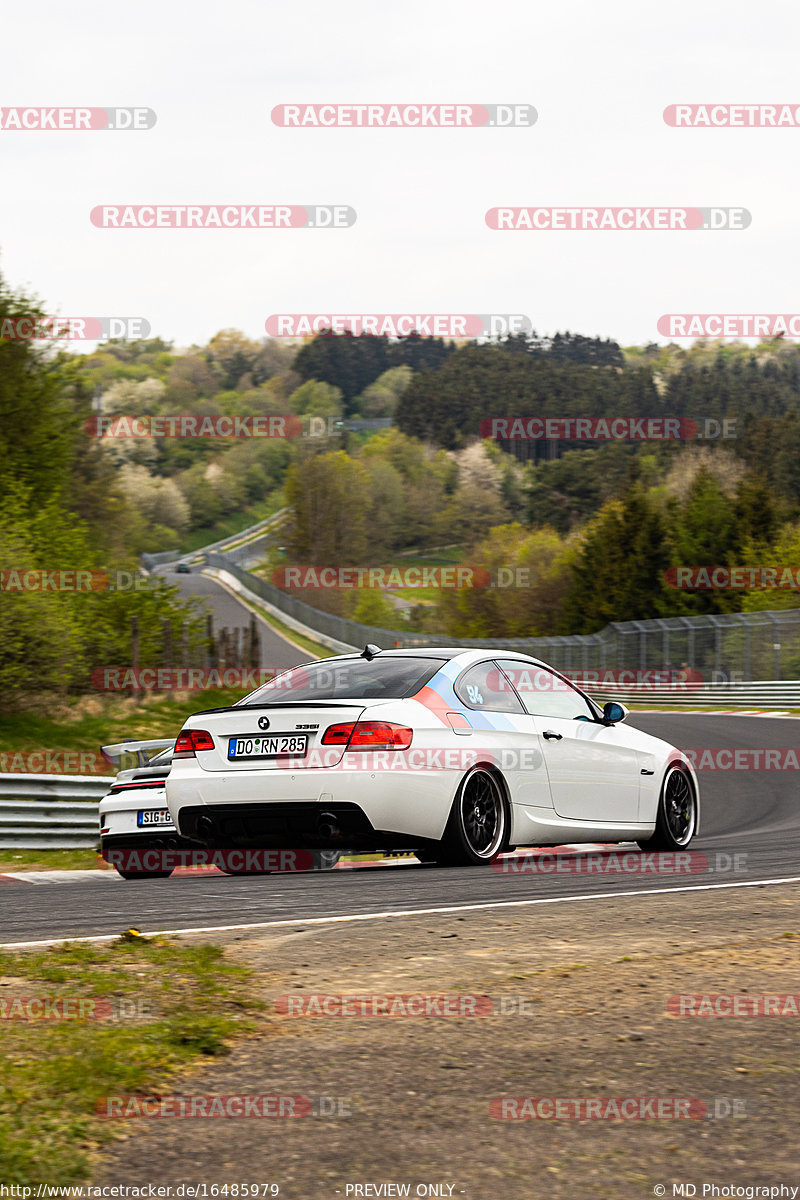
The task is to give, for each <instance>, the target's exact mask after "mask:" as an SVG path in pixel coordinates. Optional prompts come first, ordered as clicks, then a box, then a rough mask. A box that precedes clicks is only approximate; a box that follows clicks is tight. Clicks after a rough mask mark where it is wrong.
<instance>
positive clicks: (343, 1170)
mask: <svg viewBox="0 0 800 1200" xmlns="http://www.w3.org/2000/svg"><path fill="white" fill-rule="evenodd" d="M479 894H480V874H479V871H477V870H476V876H475V898H476V899H477V897H478V896H479ZM184 936H185V937H191V936H192V935H184ZM201 940H206V941H207V940H209V935H207V934H206V935H203V937H202V939H201ZM214 940H219V941H220V942H223V943H224V944H225V946H226V948H227V952H228V953H229V954H230V956H231V957H232V958H233V959H235V960H237V961H241V962H244V963H247V964H249V965H250V966H252V967H253V968H254V969H255V970H256V971H257V972H258V976H259V986H260V988H261V989H262V991H263V997H264V999H265V1000H266V1001H267V1004H268V1008H267V1011H265V1013H264V1014H263V1015H262V1016H261V1017H260V1018H258V1020H259V1028H258V1032H257V1033H256V1034H255V1035H254V1036H253V1037H252V1038H250V1039H249V1040H247V1041H244V1042H240V1043H238V1044H237V1045H236V1046H234V1047H233V1049H232V1052H231V1054H230V1055H229V1056H228V1057H227V1058H226V1059H224V1060H223V1061H218V1062H216V1063H214V1064H213V1065H210V1066H209V1067H207V1068H202V1067H201V1068H199V1069H197V1070H195V1071H194V1072H192V1073H191V1074H190V1075H188V1076H186V1077H184V1078H183V1079H181V1081H180V1085H179V1087H176V1088H175V1089H173V1091H174V1092H181V1093H182V1094H183V1095H186V1096H210V1095H225V1096H230V1095H240V1094H247V1095H251V1096H252V1095H265V1094H268V1095H275V1094H280V1095H292V1096H302V1097H308V1098H309V1100H310V1108H311V1112H310V1114H309V1115H308V1116H307V1117H305V1119H255V1118H252V1119H246V1118H239V1119H236V1118H231V1119H201V1118H194V1119H191V1118H184V1119H165V1120H159V1119H147V1120H145V1119H140V1120H133V1119H130V1120H121V1121H120V1122H119V1125H120V1138H121V1139H122V1140H120V1141H119V1142H115V1143H113V1144H112V1146H111V1148H110V1149H107V1150H106V1151H105V1152H104V1154H103V1155H102V1157H99V1158H98V1159H97V1160H96V1163H95V1169H94V1173H93V1179H92V1182H93V1183H95V1184H99V1185H113V1184H132V1183H145V1182H148V1183H153V1184H160V1185H165V1184H170V1185H172V1186H173V1192H172V1195H173V1196H174V1195H175V1194H176V1193H175V1190H174V1189H175V1187H176V1186H177V1185H179V1184H181V1183H183V1184H187V1183H189V1184H197V1183H200V1182H203V1183H205V1184H206V1185H207V1195H209V1196H210V1195H212V1192H211V1190H210V1189H211V1186H212V1185H213V1184H216V1185H220V1186H221V1185H224V1184H226V1183H227V1184H229V1185H231V1184H237V1183H238V1184H239V1185H241V1184H244V1183H247V1184H261V1185H264V1184H277V1185H279V1187H280V1196H281V1197H286V1198H288V1200H292V1198H295V1197H302V1198H309V1200H317V1198H325V1197H331V1198H332V1200H335V1197H337V1196H338V1197H342V1198H343V1200H346V1198H347V1197H366V1196H371V1197H379V1196H398V1195H409V1196H442V1195H443V1196H450V1195H452V1196H454V1197H461V1196H463V1197H468V1198H470V1200H495V1198H496V1197H497V1198H499V1197H504V1198H508V1200H512V1198H513V1200H515V1198H517V1197H520V1198H523V1197H524V1198H525V1200H528V1198H531V1197H537V1198H538V1197H547V1198H548V1200H561V1198H564V1200H567V1198H570V1200H572V1198H574V1197H624V1198H625V1200H628V1198H632V1197H640V1196H641V1197H645V1196H653V1195H662V1196H663V1195H667V1196H673V1195H676V1194H681V1193H680V1192H678V1191H677V1190H673V1185H686V1184H693V1185H694V1186H695V1187H696V1193H692V1192H690V1191H686V1190H684V1192H683V1193H682V1194H684V1195H687V1194H688V1195H693V1194H696V1196H698V1197H704V1196H715V1195H716V1196H731V1195H734V1196H735V1195H744V1196H747V1195H750V1196H753V1195H756V1196H758V1195H769V1192H752V1191H751V1192H747V1191H737V1189H739V1188H744V1189H748V1188H758V1187H761V1188H770V1187H772V1188H778V1189H779V1190H778V1191H775V1192H773V1193H772V1194H773V1195H775V1196H778V1195H789V1196H792V1195H793V1194H794V1195H795V1196H800V1190H798V1191H795V1192H794V1193H793V1192H792V1190H791V1189H792V1188H799V1189H800V1165H799V1164H800V1152H799V1147H800V1139H799V1138H798V1133H797V1129H798V1112H800V1072H799V1071H798V1060H800V1040H799V1039H798V1032H800V1017H798V1015H797V1012H798V1010H797V1008H796V1007H795V1008H794V1009H793V1006H792V1003H791V1000H783V999H782V1000H780V1001H776V1000H774V995H775V994H780V995H781V996H784V995H786V994H793V995H794V997H795V1000H797V1001H798V1002H800V972H799V971H798V966H799V965H800V954H799V953H798V951H799V950H800V886H797V885H783V886H771V887H748V888H742V889H731V890H720V891H711V892H695V893H691V894H686V893H684V894H670V895H661V896H652V895H651V896H648V897H642V896H630V897H627V898H620V899H607V900H605V899H603V900H594V901H590V902H571V903H558V904H545V905H541V906H534V907H529V908H506V909H502V908H499V909H492V910H485V911H477V912H467V913H463V914H441V915H434V916H424V915H420V916H412V917H398V918H392V919H384V920H370V921H357V922H352V923H350V922H347V923H341V924H333V925H328V926H313V925H312V926H303V924H302V922H298V924H297V927H296V928H291V927H290V928H288V929H287V928H283V929H276V930H267V931H264V930H261V931H250V932H244V933H242V934H241V935H237V934H224V935H220V936H219V937H218V938H215V939H214ZM312 993H325V994H326V995H331V994H336V995H338V994H341V993H348V994H352V993H359V994H360V995H366V996H368V997H375V998H376V999H374V1000H372V999H370V1000H369V1001H368V1002H367V1003H368V1005H373V1004H374V1005H376V1006H378V1007H380V1006H381V1005H382V1004H384V1003H388V1002H387V1001H386V1000H385V998H386V996H387V995H394V996H397V995H398V994H399V995H404V996H409V995H410V994H415V995H416V994H420V993H423V994H426V995H437V996H441V995H444V994H446V995H448V996H451V997H452V996H454V995H456V998H455V999H454V1000H453V999H451V1000H450V1002H449V1005H450V1008H451V1011H455V1012H456V1013H463V1014H464V1015H444V1012H443V1010H444V1008H445V1007H446V1005H445V1003H444V1002H441V1003H439V1004H438V1005H437V1003H436V1002H428V1004H429V1007H431V1008H432V1010H433V1011H431V1012H430V1013H429V1015H427V1016H409V1015H395V1016H392V1017H390V1016H361V1015H342V1016H330V1015H309V1016H296V1015H288V1013H282V1012H281V1011H280V1010H281V1009H282V1008H283V1009H286V1008H290V1009H292V1010H294V1011H296V1010H297V1009H298V1008H299V1007H302V1008H304V1009H309V1008H310V1009H311V1010H313V1009H314V1008H315V1007H316V1008H319V1007H320V1006H321V1004H315V1002H314V1001H313V1000H311V999H310V996H311V994H312ZM765 993H769V995H770V996H771V997H773V999H771V1000H768V1001H767V1003H768V1004H771V1005H772V1007H773V1009H774V1008H775V1007H776V1005H777V1006H779V1008H780V1011H781V1012H782V1013H783V1015H771V1016H753V1015H748V1011H749V1010H753V1009H758V1008H759V1007H760V1006H761V1005H762V1004H763V1001H762V1000H761V999H760V997H761V995H762V994H765ZM457 994H459V995H457ZM679 994H691V995H693V996H694V995H704V994H714V995H723V996H724V995H728V994H737V995H739V997H740V999H739V1000H738V1001H737V1006H738V1008H739V1012H740V1015H738V1016H729V1017H713V1016H705V1017H704V1016H677V1015H672V1014H671V1013H670V997H673V996H676V995H679ZM475 995H479V996H488V997H491V1005H490V1004H489V1003H488V1002H487V1001H486V1000H476V1001H473V999H472V997H474V996H475ZM280 997H288V999H287V1000H284V1001H280V1000H279V998H280ZM326 1003H327V1004H328V1006H329V1007H331V1006H334V1005H335V1004H336V1002H335V1001H330V1000H328V1001H327V1002H326ZM394 1003H395V1005H396V1007H400V1008H401V1011H402V1010H403V1009H404V1010H405V1012H406V1013H407V1012H408V1010H409V1008H412V1007H413V1002H410V1001H408V1000H405V1001H402V1002H398V1001H395V1002H394ZM731 1003H732V1002H731ZM673 1004H674V1002H673ZM711 1004H713V1006H715V1007H716V1008H717V1009H718V1010H720V1009H725V1008H726V1007H727V1006H728V1001H725V1000H723V1001H713V1002H711ZM350 1007H351V1008H355V1009H358V1007H359V1006H358V1005H357V1004H354V1003H353V1002H352V1001H351V1002H350ZM687 1007H688V1008H689V1009H690V1010H691V1008H692V1002H691V1001H684V1009H686V1008H687ZM708 1007H709V1005H708V1004H706V1005H703V1004H702V1003H701V1002H697V1003H696V1004H695V1011H700V1010H701V1009H703V1008H705V1009H708ZM437 1008H438V1010H439V1011H437ZM489 1008H491V1012H488V1011H487V1010H488V1009H489ZM792 1011H793V1012H794V1015H791V1013H792ZM473 1014H474V1015H473ZM320 1097H322V1099H320ZM520 1097H537V1098H540V1100H539V1101H537V1102H532V1101H528V1102H525V1101H524V1100H520V1099H515V1098H520ZM575 1097H582V1098H584V1101H587V1100H592V1099H593V1100H595V1101H598V1100H599V1101H600V1105H599V1108H598V1105H597V1103H595V1106H594V1109H593V1110H590V1109H589V1108H587V1107H586V1104H585V1103H584V1106H583V1107H578V1106H577V1105H575V1104H574V1102H572V1098H575ZM623 1097H626V1098H627V1097H645V1098H647V1100H646V1101H642V1102H640V1103H641V1105H642V1107H640V1108H639V1109H634V1108H632V1107H631V1105H630V1104H629V1105H628V1106H627V1110H626V1111H627V1113H628V1114H630V1113H631V1112H633V1111H638V1112H640V1113H644V1114H649V1115H646V1117H645V1119H637V1120H633V1119H628V1118H627V1117H625V1116H623V1117H622V1118H621V1119H612V1118H613V1117H614V1114H615V1112H616V1111H619V1112H623V1110H622V1109H619V1110H615V1108H614V1105H613V1104H611V1103H610V1102H608V1098H616V1099H617V1101H618V1103H619V1102H620V1100H621V1098H623ZM556 1098H563V1099H565V1100H567V1101H568V1102H567V1103H566V1105H565V1104H562V1105H561V1109H560V1116H558V1115H557V1114H558V1111H559V1110H558V1109H557V1108H556V1106H555V1105H554V1104H553V1103H548V1101H554V1100H555V1099H556ZM653 1098H666V1099H665V1100H662V1103H661V1109H660V1110H659V1109H658V1108H657V1107H654V1106H657V1104H658V1101H657V1100H655V1099H653ZM503 1099H505V1101H506V1103H505V1105H504V1104H503ZM648 1102H651V1103H649V1109H648ZM297 1105H299V1109H300V1110H302V1111H303V1112H305V1111H306V1110H308V1108H309V1103H308V1102H307V1101H302V1102H295V1108H294V1111H295V1113H297V1112H298V1111H299V1110H298V1108H297ZM285 1111H287V1112H288V1111H289V1108H288V1107H287V1108H286V1109H285ZM659 1111H660V1113H661V1116H660V1117H659V1115H658V1113H659ZM670 1113H672V1114H673V1115H672V1116H670V1115H669V1114H670ZM665 1114H666V1115H665ZM587 1115H590V1116H591V1119H587ZM514 1116H516V1117H518V1118H519V1117H527V1118H529V1119H503V1117H506V1118H508V1117H514ZM781 1185H784V1188H788V1189H789V1190H788V1191H786V1190H784V1191H783V1192H781V1191H780V1186H781ZM406 1189H407V1190H406ZM437 1189H438V1190H437ZM704 1189H706V1190H704ZM709 1189H717V1190H709ZM725 1189H729V1190H725ZM730 1189H732V1190H730ZM184 1194H186V1195H188V1194H189V1193H188V1192H185V1193H184ZM200 1194H201V1195H202V1192H201V1193H200ZM219 1194H221V1195H224V1193H223V1192H220V1193H219ZM262 1194H269V1193H268V1192H263V1189H262ZM240 1195H241V1193H240Z"/></svg>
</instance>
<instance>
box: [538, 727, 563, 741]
mask: <svg viewBox="0 0 800 1200" xmlns="http://www.w3.org/2000/svg"><path fill="white" fill-rule="evenodd" d="M542 737H544V738H546V739H547V741H548V742H560V741H561V737H562V735H561V734H560V733H553V731H552V729H545V731H544V733H543V734H542Z"/></svg>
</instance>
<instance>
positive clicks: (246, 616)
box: [158, 564, 310, 671]
mask: <svg viewBox="0 0 800 1200" xmlns="http://www.w3.org/2000/svg"><path fill="white" fill-rule="evenodd" d="M158 574H159V575H161V577H162V578H163V579H164V580H165V582H166V583H169V584H171V585H172V586H173V587H176V588H178V590H179V591H180V593H181V596H182V598H183V599H184V600H199V601H201V602H203V603H205V605H206V606H207V609H208V611H210V612H211V614H212V616H213V618H214V629H215V630H216V631H217V632H218V631H219V630H220V629H223V628H226V627H227V628H228V629H233V628H235V627H237V626H240V627H241V626H244V625H249V623H250V618H251V616H252V615H253V614H252V613H251V611H250V609H249V608H245V606H244V605H243V604H241V603H240V602H239V601H238V600H237V599H236V597H235V596H234V595H232V594H231V593H230V592H229V591H228V590H227V589H226V588H224V587H222V585H221V584H219V583H217V581H216V580H215V579H213V578H212V577H211V576H210V575H202V574H201V573H200V570H199V568H198V567H192V569H191V574H190V575H178V574H176V573H175V571H174V570H173V568H172V567H171V566H170V565H169V564H167V566H165V567H159V568H158ZM256 621H257V622H258V635H259V638H260V640H261V641H260V644H261V663H260V666H261V667H262V668H264V669H273V670H276V671H283V670H285V669H286V668H287V667H293V666H295V665H296V664H297V663H299V662H308V661H309V658H310V655H308V654H304V653H303V651H302V650H295V649H294V647H293V646H290V645H289V643H288V642H287V641H285V640H284V639H283V638H282V637H281V636H280V634H277V633H275V632H274V630H273V629H271V628H270V626H269V625H267V623H266V622H265V621H262V620H261V618H260V617H258V616H256Z"/></svg>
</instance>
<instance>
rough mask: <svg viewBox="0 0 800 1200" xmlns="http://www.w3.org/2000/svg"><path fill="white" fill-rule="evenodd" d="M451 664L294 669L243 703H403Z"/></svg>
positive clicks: (352, 663) (417, 661)
mask: <svg viewBox="0 0 800 1200" xmlns="http://www.w3.org/2000/svg"><path fill="white" fill-rule="evenodd" d="M446 662H447V659H446V658H410V657H409V658H405V657H404V658H373V659H372V661H371V662H368V661H367V659H366V658H347V659H341V660H339V661H338V662H337V661H336V660H330V661H328V662H319V663H309V664H308V666H303V667H294V668H293V669H292V670H291V671H285V672H284V673H283V675H277V676H276V677H275V679H271V680H270V682H269V683H265V684H264V685H263V687H260V688H259V689H258V691H255V692H253V693H252V695H250V696H248V697H247V699H246V700H244V701H242V707H247V706H248V705H251V704H270V703H272V702H273V699H274V703H275V704H281V703H289V702H291V703H293V702H294V701H296V700H402V699H403V697H405V696H413V695H414V694H415V693H416V692H418V691H419V689H420V688H421V687H423V686H424V684H426V683H427V682H428V680H429V679H430V678H431V676H432V675H435V674H436V672H437V671H438V670H439V668H440V667H441V666H442V665H443V664H444V663H446Z"/></svg>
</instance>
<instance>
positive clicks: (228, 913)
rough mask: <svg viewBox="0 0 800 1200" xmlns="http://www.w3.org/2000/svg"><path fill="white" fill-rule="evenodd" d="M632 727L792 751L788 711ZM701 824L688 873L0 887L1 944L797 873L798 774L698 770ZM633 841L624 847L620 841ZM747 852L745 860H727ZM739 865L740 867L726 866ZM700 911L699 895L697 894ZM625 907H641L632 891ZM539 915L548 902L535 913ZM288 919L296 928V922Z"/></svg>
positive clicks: (373, 869)
mask: <svg viewBox="0 0 800 1200" xmlns="http://www.w3.org/2000/svg"><path fill="white" fill-rule="evenodd" d="M630 720H631V724H634V725H636V726H637V727H638V728H640V729H643V730H645V731H646V732H648V733H652V734H655V735H656V736H660V737H663V738H665V739H666V740H668V741H671V742H673V743H674V744H675V745H677V746H679V747H681V748H685V749H690V748H691V749H698V748H705V747H736V748H755V747H765V748H781V749H783V748H792V747H797V746H798V738H797V732H798V729H800V724H798V721H797V720H795V719H790V718H768V717H739V716H728V715H711V714H700V713H697V714H673V713H646V714H637V715H634V716H632V717H631V718H630ZM699 778H700V785H701V798H702V804H703V812H702V832H701V834H700V836H699V837H697V838H696V839H695V841H694V842H693V843H692V847H691V849H692V851H695V852H703V853H704V854H705V855H706V856H707V857H708V860H709V869H708V870H704V871H701V872H700V873H692V874H660V875H653V874H625V873H620V872H615V873H613V874H611V873H604V874H558V875H549V874H508V875H503V874H500V873H496V872H495V871H494V870H492V869H488V868H437V867H434V866H422V865H420V864H418V863H416V862H414V861H411V862H405V863H404V862H402V860H401V862H400V864H399V865H396V866H395V865H392V866H380V865H369V866H367V867H363V868H360V869H357V870H336V871H332V872H322V873H313V874H299V875H272V876H249V877H248V876H246V877H243V878H236V877H232V876H225V875H206V876H199V877H198V876H195V877H192V876H190V875H187V876H182V877H175V876H174V877H172V878H171V879H164V880H150V881H141V882H136V883H132V882H129V883H126V882H124V881H122V880H121V879H118V878H117V877H112V878H107V877H104V876H100V875H98V877H97V878H96V879H87V878H86V877H83V878H81V879H75V880H72V881H68V880H67V881H65V882H63V883H62V882H58V883H50V884H41V885H32V884H30V883H19V884H18V885H14V884H9V885H6V886H2V887H0V943H6V944H8V943H14V942H23V941H33V940H39V939H47V938H61V937H64V938H67V937H70V936H73V937H79V936H91V935H99V934H115V933H121V932H122V931H123V930H125V929H128V928H130V927H131V926H134V927H136V928H137V929H140V930H141V931H142V932H143V933H147V932H148V931H151V932H155V931H158V930H173V929H190V928H197V927H208V926H219V925H224V926H230V925H237V924H248V923H254V922H256V923H257V922H270V921H288V922H291V923H292V927H293V928H298V929H299V928H302V925H303V921H304V920H310V919H312V918H326V917H331V916H353V915H357V914H364V913H381V912H389V911H396V910H401V911H408V910H421V909H436V908H439V907H447V906H458V905H471V904H481V903H492V904H497V903H504V902H509V901H512V902H513V901H520V900H525V901H529V900H536V899H544V898H549V897H569V896H589V895H597V894H601V895H603V894H607V893H610V892H614V893H618V892H627V891H630V892H632V893H633V892H640V891H644V890H650V889H654V890H663V889H664V888H670V889H672V888H682V887H697V886H698V885H700V886H704V885H705V886H707V885H714V884H731V883H733V884H737V883H743V882H744V883H747V882H750V881H759V880H769V879H785V878H791V877H794V878H798V877H800V804H798V783H800V772H796V771H794V770H772V771H752V770H738V771H734V770H714V771H702V772H700V775H699ZM629 849H630V847H629ZM742 855H746V859H742V858H741V857H739V859H738V860H736V859H734V856H742ZM734 864H736V865H737V866H738V870H736V871H733V870H731V867H732V866H733V865H734ZM696 895H697V902H698V911H702V905H703V897H704V895H705V893H704V892H703V891H698V892H697V893H696ZM631 903H633V904H641V903H644V901H642V900H641V899H640V898H638V897H634V896H632V897H631ZM540 911H541V913H542V916H543V919H546V917H545V915H544V914H546V913H547V911H548V908H547V906H543V907H542V909H541V910H540ZM295 922H296V926H295V924H294V923H295Z"/></svg>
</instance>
